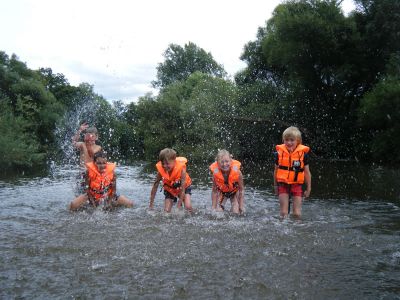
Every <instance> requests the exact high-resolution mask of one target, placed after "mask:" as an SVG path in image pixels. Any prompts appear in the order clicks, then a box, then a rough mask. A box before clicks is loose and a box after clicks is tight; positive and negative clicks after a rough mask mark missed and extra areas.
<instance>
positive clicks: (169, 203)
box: [164, 198, 173, 213]
mask: <svg viewBox="0 0 400 300" xmlns="http://www.w3.org/2000/svg"><path fill="white" fill-rule="evenodd" d="M172 204H173V200H172V199H170V198H165V200H164V211H165V212H168V213H169V212H171V209H172Z"/></svg>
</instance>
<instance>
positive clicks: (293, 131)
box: [282, 126, 302, 144]
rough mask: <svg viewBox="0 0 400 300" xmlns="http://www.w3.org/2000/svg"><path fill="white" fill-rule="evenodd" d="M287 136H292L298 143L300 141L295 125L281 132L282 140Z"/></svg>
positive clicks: (298, 131)
mask: <svg viewBox="0 0 400 300" xmlns="http://www.w3.org/2000/svg"><path fill="white" fill-rule="evenodd" d="M288 138H293V139H295V140H296V141H297V142H298V143H299V144H301V142H302V138H301V132H300V130H299V129H298V128H297V127H295V126H290V127H288V128H286V129H285V131H284V132H283V133H282V141H284V140H285V139H288Z"/></svg>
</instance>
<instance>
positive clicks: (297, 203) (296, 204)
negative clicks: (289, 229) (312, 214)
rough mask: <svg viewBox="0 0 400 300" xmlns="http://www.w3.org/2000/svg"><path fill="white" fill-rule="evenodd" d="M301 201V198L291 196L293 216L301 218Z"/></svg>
mask: <svg viewBox="0 0 400 300" xmlns="http://www.w3.org/2000/svg"><path fill="white" fill-rule="evenodd" d="M302 201H303V199H302V197H301V196H293V216H294V217H297V218H298V217H301V203H302Z"/></svg>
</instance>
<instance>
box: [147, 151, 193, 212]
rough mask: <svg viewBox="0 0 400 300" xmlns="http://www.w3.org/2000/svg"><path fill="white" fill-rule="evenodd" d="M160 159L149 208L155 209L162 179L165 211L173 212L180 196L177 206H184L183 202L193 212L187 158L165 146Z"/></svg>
mask: <svg viewBox="0 0 400 300" xmlns="http://www.w3.org/2000/svg"><path fill="white" fill-rule="evenodd" d="M159 160H160V161H159V162H158V163H157V164H156V168H157V171H158V173H157V177H156V179H155V181H154V183H153V188H152V189H151V193H150V205H149V208H150V209H153V207H154V198H155V196H156V193H157V188H158V185H159V183H160V181H161V180H162V182H163V188H164V195H165V200H164V211H166V212H168V213H169V212H171V209H172V205H173V203H174V202H176V201H177V198H179V200H178V205H177V206H178V207H179V208H180V207H182V202H183V203H184V204H185V209H186V210H187V211H189V212H191V211H192V204H191V200H190V198H191V194H192V187H191V184H192V180H191V179H190V176H189V174H188V173H186V163H187V159H186V158H184V157H176V152H175V151H174V150H173V149H169V148H165V149H163V150H161V151H160V154H159Z"/></svg>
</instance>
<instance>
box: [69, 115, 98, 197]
mask: <svg viewBox="0 0 400 300" xmlns="http://www.w3.org/2000/svg"><path fill="white" fill-rule="evenodd" d="M82 132H83V133H84V141H83V142H80V141H79V138H80V135H81V133H82ZM97 139H98V136H97V129H96V127H89V125H88V124H86V123H83V124H82V125H81V126H80V127H79V129H78V131H77V132H76V134H75V135H74V136H73V138H72V144H73V145H74V147H75V148H76V149H78V150H79V165H80V167H81V170H80V172H79V175H78V176H77V188H76V193H77V194H78V195H80V194H83V193H85V190H86V188H85V185H86V167H85V165H86V163H90V162H92V161H93V158H94V154H95V153H97V152H99V151H101V146H99V145H97V144H96V141H97Z"/></svg>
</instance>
